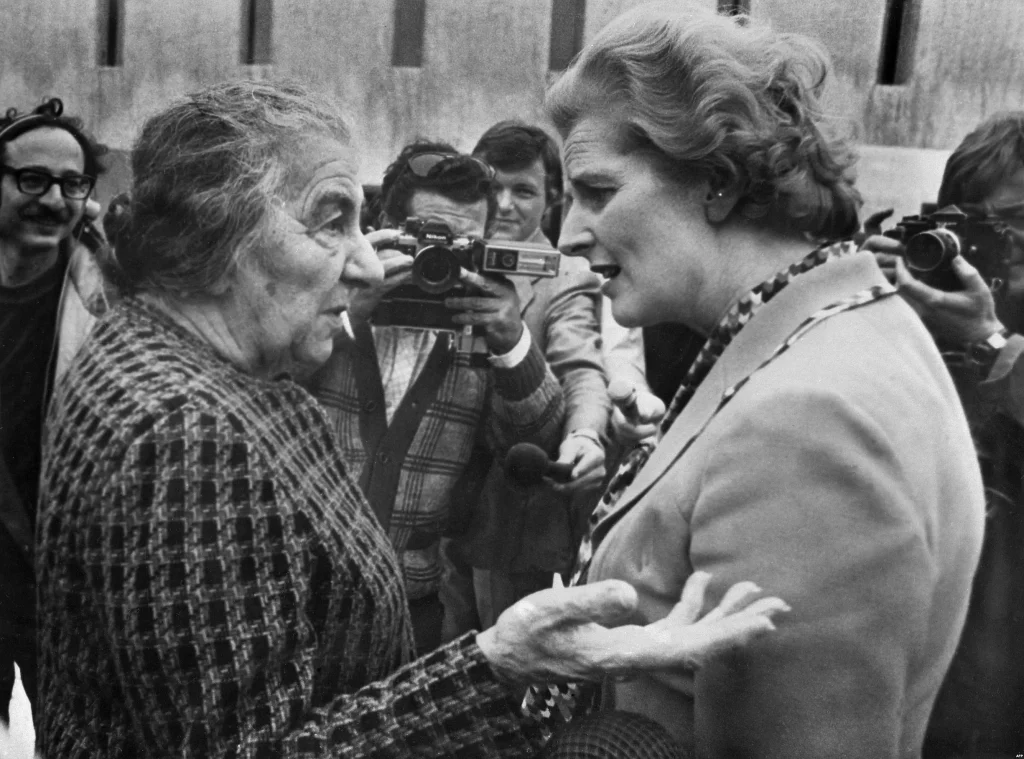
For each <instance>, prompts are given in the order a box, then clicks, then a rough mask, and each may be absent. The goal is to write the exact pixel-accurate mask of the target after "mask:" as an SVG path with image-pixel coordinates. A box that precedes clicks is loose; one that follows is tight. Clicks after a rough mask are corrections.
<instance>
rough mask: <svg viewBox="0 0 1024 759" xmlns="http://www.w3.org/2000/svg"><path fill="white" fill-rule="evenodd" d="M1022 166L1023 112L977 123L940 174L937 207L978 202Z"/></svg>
mask: <svg viewBox="0 0 1024 759" xmlns="http://www.w3.org/2000/svg"><path fill="white" fill-rule="evenodd" d="M1022 166H1024V111H1004V112H1002V113H997V114H995V115H993V116H990V117H989V118H987V119H985V121H983V122H981V123H980V124H979V125H978V126H977V127H975V128H974V130H973V131H972V132H971V133H970V134H968V135H967V136H966V137H964V139H963V141H962V142H961V143H960V144H959V145H958V146H957V147H956V150H954V151H953V153H952V155H950V156H949V160H948V161H946V169H945V171H944V172H943V174H942V185H941V186H940V187H939V207H940V208H942V207H944V206H948V205H964V204H974V203H981V202H982V201H983V200H984V199H985V198H986V197H987V196H988V195H991V194H992V191H993V190H994V189H995V188H996V186H997V185H999V184H1001V183H1003V182H1005V181H1006V180H1007V179H1008V178H1009V177H1010V176H1011V175H1012V174H1013V173H1014V172H1016V171H1019V170H1020V168H1021V167H1022Z"/></svg>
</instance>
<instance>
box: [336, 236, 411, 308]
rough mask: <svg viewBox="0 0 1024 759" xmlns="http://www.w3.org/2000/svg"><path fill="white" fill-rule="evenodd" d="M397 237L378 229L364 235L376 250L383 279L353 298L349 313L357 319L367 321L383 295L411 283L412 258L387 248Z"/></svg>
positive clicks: (360, 291)
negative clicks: (382, 266) (382, 271)
mask: <svg viewBox="0 0 1024 759" xmlns="http://www.w3.org/2000/svg"><path fill="white" fill-rule="evenodd" d="M397 237H398V232H397V231H396V230H394V229H378V230H375V231H371V232H368V233H367V234H366V239H367V240H368V241H369V243H370V244H371V245H372V246H373V247H374V248H375V249H377V256H378V257H379V258H380V262H381V263H382V264H383V265H384V279H383V281H382V282H381V283H380V284H379V285H377V286H376V287H368V288H363V289H361V290H359V291H358V292H357V293H356V294H355V295H354V296H353V298H352V303H351V304H350V305H349V311H350V312H351V314H352V316H354V317H356V318H357V319H368V318H369V317H370V314H371V313H373V310H374V309H375V308H376V307H377V305H378V304H379V303H380V301H381V299H382V298H383V297H384V296H385V295H387V294H388V293H389V292H391V291H392V290H394V289H395V288H396V287H398V286H399V285H405V284H408V283H409V282H410V281H411V272H412V262H413V258H412V256H409V255H406V254H405V253H402V252H400V251H397V250H394V249H393V248H388V247H387V244H388V243H390V242H394V241H395V240H396V239H397Z"/></svg>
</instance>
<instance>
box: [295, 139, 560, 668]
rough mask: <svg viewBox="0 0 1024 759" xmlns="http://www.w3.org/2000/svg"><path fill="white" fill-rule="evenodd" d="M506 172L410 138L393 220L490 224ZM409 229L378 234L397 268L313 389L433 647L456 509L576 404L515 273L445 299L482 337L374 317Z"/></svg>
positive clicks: (389, 221)
mask: <svg viewBox="0 0 1024 759" xmlns="http://www.w3.org/2000/svg"><path fill="white" fill-rule="evenodd" d="M493 177H494V172H493V170H492V169H491V168H490V167H489V166H488V165H487V164H485V163H483V162H481V161H479V160H477V159H475V158H472V157H470V156H466V155H460V154H459V153H458V152H457V151H456V150H455V149H454V148H453V147H452V146H451V145H448V144H446V143H441V142H425V141H420V142H416V143H413V144H411V145H408V146H406V147H405V148H404V149H403V150H402V152H401V154H400V155H399V156H398V158H397V159H396V160H395V162H394V163H392V164H391V166H389V167H388V169H387V171H386V173H385V175H384V180H383V182H382V184H381V204H382V209H383V217H384V218H383V222H384V224H383V226H385V227H388V228H391V229H393V228H395V227H398V226H399V225H401V224H402V223H403V222H405V220H406V219H407V218H409V217H412V216H415V217H417V218H419V219H421V220H424V221H440V222H444V223H445V224H447V225H448V226H449V227H450V229H451V231H452V233H453V234H454V235H456V236H463V235H472V236H478V237H482V236H483V234H484V230H485V228H486V224H487V221H488V218H489V216H490V215H491V212H492V208H493V199H492V196H491V182H492V180H493ZM396 236H397V233H395V232H394V231H388V230H383V229H382V230H380V231H377V232H374V233H372V234H371V237H370V239H371V240H372V241H373V242H374V243H375V244H376V246H377V247H378V253H379V255H380V258H381V260H382V262H383V264H384V273H385V277H384V281H383V283H382V284H381V285H380V286H379V287H376V288H374V289H372V290H369V291H364V292H362V293H361V294H360V295H359V296H358V297H357V298H356V299H355V300H354V302H353V303H352V305H351V307H350V309H349V315H350V320H351V335H341V336H339V337H338V338H337V339H336V340H335V344H334V352H333V355H332V357H331V358H330V360H329V361H328V362H327V364H326V365H325V366H324V367H322V368H321V369H320V370H319V371H318V372H317V373H316V374H315V375H314V377H313V378H312V380H311V382H310V389H311V390H312V392H313V393H314V394H315V395H316V397H317V398H318V400H319V401H320V402H321V404H322V405H323V406H324V408H325V409H326V410H327V413H328V415H329V417H330V418H331V420H332V422H333V423H334V427H335V430H336V432H337V433H338V438H339V440H340V442H341V445H342V447H343V448H344V451H345V459H346V461H347V462H348V463H349V465H350V466H351V467H352V469H353V471H354V473H356V476H357V478H358V480H359V484H360V487H361V488H362V490H363V492H364V493H365V494H366V496H367V500H368V501H369V502H370V505H371V506H372V507H373V509H374V511H375V513H376V514H377V517H378V519H379V520H380V521H381V523H382V525H383V526H384V527H385V529H387V530H388V532H389V534H390V536H391V541H392V543H393V545H394V547H395V551H396V553H397V554H398V556H399V558H400V560H401V562H402V569H403V573H404V577H405V584H406V593H407V596H408V599H409V607H410V612H411V616H412V621H413V628H414V635H415V638H416V646H417V649H418V650H419V651H421V652H426V651H430V650H432V649H434V648H436V647H437V646H438V645H439V644H440V643H441V626H442V620H443V617H444V606H443V603H442V601H441V599H440V595H439V591H440V586H441V581H442V574H443V571H444V570H443V563H442V561H441V555H440V549H441V537H442V533H443V532H444V531H445V530H446V529H447V528H449V527H450V522H451V518H452V512H453V510H455V511H461V510H462V507H463V505H467V503H468V506H469V507H470V508H471V506H472V501H473V499H474V497H475V495H476V494H477V493H478V492H479V480H480V479H481V478H482V475H483V473H484V472H485V471H486V462H484V461H483V460H482V459H481V457H483V456H485V455H486V456H488V457H489V456H495V457H498V458H502V457H503V456H504V453H505V452H506V451H507V450H508V449H509V448H510V447H511V446H512V445H514V444H516V443H519V442H530V443H534V444H536V445H539V446H541V447H542V448H544V449H545V450H547V451H548V452H549V453H551V452H554V451H555V450H557V447H558V443H559V436H560V433H561V429H562V422H563V418H564V413H565V404H564V400H563V395H562V390H561V387H560V386H559V384H558V381H557V380H556V379H555V377H554V376H553V374H552V372H551V369H550V368H549V367H548V365H547V363H546V362H545V360H544V356H543V353H542V352H541V351H540V349H539V348H538V346H537V345H536V344H535V343H534V342H533V341H532V340H531V338H530V333H529V330H527V329H526V328H525V327H524V325H523V320H522V308H523V306H524V305H525V304H523V303H522V302H521V301H520V299H519V297H518V295H517V290H516V286H515V285H514V284H513V283H512V282H510V281H509V280H508V279H504V278H500V277H495V276H491V275H484V274H481V273H478V272H467V271H463V273H462V284H463V285H464V286H465V288H466V291H465V292H464V293H458V294H452V295H451V296H450V297H447V298H446V299H445V307H446V308H448V309H450V312H451V314H452V315H453V316H452V321H453V322H455V324H456V326H457V328H458V329H462V328H463V327H466V326H472V327H473V328H474V330H475V332H476V334H477V337H475V338H471V339H470V340H469V341H468V342H469V344H466V343H463V344H459V343H458V342H457V341H455V340H454V339H453V336H454V334H455V333H454V332H453V331H450V330H437V329H420V328H415V326H411V327H410V326H374V325H373V324H372V323H371V321H370V316H371V314H373V313H374V311H375V309H376V308H377V306H378V304H379V303H380V302H381V299H382V298H383V297H384V296H385V295H386V294H388V293H389V292H392V291H394V290H395V288H397V287H401V286H409V285H410V281H411V280H410V276H411V275H410V270H411V265H412V261H413V259H412V258H411V257H410V256H408V255H406V254H405V253H402V252H399V251H398V250H395V249H389V248H388V245H387V241H388V240H390V239H394V238H395V237H396ZM473 343H476V345H474V344H473ZM464 348H470V350H463V349H464ZM485 452H486V453H485Z"/></svg>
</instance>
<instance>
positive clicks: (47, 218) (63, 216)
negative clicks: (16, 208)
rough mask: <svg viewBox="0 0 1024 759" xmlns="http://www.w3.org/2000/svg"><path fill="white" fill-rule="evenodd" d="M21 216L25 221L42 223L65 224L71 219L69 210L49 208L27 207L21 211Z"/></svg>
mask: <svg viewBox="0 0 1024 759" xmlns="http://www.w3.org/2000/svg"><path fill="white" fill-rule="evenodd" d="M20 215H21V218H22V219H24V220H25V221H39V222H42V223H44V224H54V225H57V224H67V223H68V222H69V221H71V212H70V211H63V212H60V211H53V210H51V209H49V208H42V207H35V208H32V207H29V208H26V209H24V210H23V211H22V212H21V214H20Z"/></svg>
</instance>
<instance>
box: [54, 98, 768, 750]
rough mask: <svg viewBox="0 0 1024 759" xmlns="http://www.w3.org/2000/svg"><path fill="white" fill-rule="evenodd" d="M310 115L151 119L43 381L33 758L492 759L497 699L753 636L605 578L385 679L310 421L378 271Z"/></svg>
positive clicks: (347, 526) (382, 580)
mask: <svg viewBox="0 0 1024 759" xmlns="http://www.w3.org/2000/svg"><path fill="white" fill-rule="evenodd" d="M357 155H358V151H357V150H356V148H355V147H354V146H353V145H352V144H351V143H350V140H349V132H348V127H347V126H346V123H345V120H344V118H343V117H342V115H341V114H340V113H339V111H338V110H337V108H336V106H334V105H333V104H332V103H330V102H329V101H326V100H324V99H321V98H319V97H316V96H314V95H312V94H310V93H308V92H306V91H304V90H303V89H302V88H300V87H297V86H294V85H272V84H266V83H232V84H227V85H221V86H218V87H214V88H211V89H208V90H206V91H203V92H200V93H197V94H195V95H193V96H191V97H189V98H186V99H184V100H183V101H181V102H180V103H178V104H176V105H173V106H171V107H170V108H168V109H167V110H165V111H163V112H162V113H159V114H157V115H155V116H153V117H152V118H151V119H150V120H149V121H148V122H147V124H146V125H145V127H144V128H143V130H142V134H141V136H140V137H139V140H138V142H137V144H136V146H135V149H134V151H133V155H132V168H133V173H134V192H133V197H132V199H131V202H130V204H129V205H128V207H127V209H126V211H125V213H123V214H121V215H120V216H118V217H116V218H117V219H118V221H116V223H114V224H113V225H112V226H113V227H116V230H114V231H115V232H116V237H117V245H116V251H117V253H116V261H113V262H112V267H113V268H114V269H115V270H116V271H117V272H118V277H119V279H120V281H121V284H122V285H123V287H124V288H125V289H126V290H127V291H128V294H127V295H126V297H125V298H124V300H123V302H122V303H120V304H119V305H118V306H117V307H116V308H114V309H112V311H111V312H110V313H109V314H107V315H106V316H105V317H104V319H103V320H102V321H101V322H100V323H99V325H98V326H97V328H96V330H95V331H94V333H93V334H92V335H91V336H90V338H89V339H88V341H87V342H86V344H85V345H84V346H83V349H82V350H81V351H80V352H79V353H78V355H77V357H76V359H75V361H74V362H73V364H72V365H71V367H70V368H69V370H68V373H67V375H66V376H65V378H64V380H63V382H62V383H61V385H60V386H59V388H58V389H57V392H56V395H55V397H54V400H53V404H52V406H51V409H50V414H49V420H48V421H49V425H48V433H47V440H46V446H45V462H44V473H43V477H42V484H41V504H40V517H39V545H38V549H39V550H38V552H37V557H38V559H37V571H38V577H39V587H40V612H39V616H40V647H41V677H40V679H41V688H40V691H41V703H40V704H39V712H40V713H41V715H42V716H41V719H40V726H39V728H40V729H39V733H40V736H41V746H40V748H41V750H42V752H43V753H44V755H47V756H52V757H83V758H84V757H90V759H93V758H95V757H103V756H111V757H114V756H118V757H125V756H148V757H157V756H165V757H181V756H196V757H278V756H290V757H295V756H351V757H365V756H381V757H385V756H387V757H405V756H413V755H418V756H440V755H444V756H452V755H460V756H518V755H522V754H525V753H526V752H529V751H532V750H533V749H534V748H536V747H537V746H538V745H539V743H540V740H539V735H540V731H539V729H538V728H537V727H536V726H534V725H531V724H530V723H528V722H526V721H525V720H524V719H521V718H520V717H519V716H518V710H517V708H516V700H515V699H513V698H512V693H513V690H512V688H513V687H516V686H518V685H521V684H523V683H530V682H537V681H540V680H543V679H545V678H549V677H561V678H566V677H568V678H574V679H588V678H596V677H599V676H600V675H601V674H603V673H612V674H628V673H631V672H636V671H645V670H649V669H652V668H658V667H673V666H678V665H681V664H691V665H692V664H697V663H700V662H701V661H703V660H704V659H705V658H706V657H707V656H709V655H710V654H711V653H713V652H714V651H716V650H718V649H720V648H722V647H726V646H733V645H738V644H740V643H742V642H744V641H746V640H748V639H750V638H751V637H753V636H755V635H757V634H759V633H763V632H765V631H767V630H770V629H771V620H770V617H771V615H772V614H773V613H774V612H775V611H778V610H779V609H781V608H784V604H782V603H781V602H780V601H778V600H777V599H761V600H757V601H752V599H753V597H754V595H755V589H754V588H753V587H752V586H751V585H750V584H749V583H748V584H745V585H742V586H740V587H738V588H737V589H736V592H735V593H734V594H733V596H732V597H731V598H730V599H729V600H727V601H726V602H725V603H724V604H722V605H720V607H719V608H718V609H716V610H715V611H713V612H712V613H711V614H710V615H708V616H706V617H704V618H703V619H699V620H698V616H699V611H700V607H701V600H702V597H703V591H702V588H703V586H704V585H705V584H706V581H707V578H706V577H703V576H702V577H700V578H698V580H697V581H696V582H694V583H691V584H690V585H688V588H687V593H686V595H685V597H683V598H682V600H681V601H680V603H679V609H678V611H677V612H676V613H675V614H674V616H673V617H672V618H670V619H668V620H665V621H662V622H657V623H655V624H653V625H651V626H649V627H628V628H615V629H608V628H606V627H604V626H602V624H603V623H608V622H616V621H618V620H619V619H620V618H621V617H622V615H623V614H626V613H629V612H630V610H631V609H632V608H633V607H634V606H635V603H636V596H635V594H634V593H633V591H632V589H631V588H629V587H628V586H627V585H626V584H625V583H621V582H610V583H603V584H600V585H598V586H595V587H594V588H591V589H585V588H576V589H568V590H565V589H563V590H548V591H544V592H542V593H538V594H535V595H534V596H531V597H530V598H528V599H526V600H524V601H523V602H522V603H520V604H519V605H517V606H516V607H514V608H512V609H510V610H509V612H508V613H507V614H506V615H505V616H504V617H503V618H502V619H501V620H500V621H499V623H498V625H497V626H496V627H494V628H492V629H490V630H488V631H486V632H483V633H469V634H467V635H465V636H463V637H461V638H459V639H458V640H456V641H453V642H452V643H451V644H449V645H447V646H445V647H444V648H441V649H439V650H437V651H436V652H434V653H432V654H430V655H429V656H426V657H424V658H422V659H419V660H417V661H411V662H410V658H411V657H410V652H411V650H412V638H411V634H410V624H409V617H408V609H407V605H406V600H405V595H404V591H403V584H402V581H401V575H400V570H399V566H398V562H397V560H396V558H395V555H394V553H393V551H392V549H391V547H390V544H389V542H388V538H387V535H386V533H385V532H384V531H383V530H382V529H381V528H380V526H379V525H378V523H377V522H376V521H375V519H374V516H373V513H372V511H371V510H370V508H369V506H368V505H367V504H366V501H365V500H364V498H363V496H362V495H361V494H360V493H359V492H358V490H357V488H356V486H355V484H354V483H353V481H352V479H351V477H350V475H349V473H348V471H347V470H346V467H345V464H344V462H343V461H342V459H341V455H340V449H339V446H338V442H337V440H336V438H335V437H334V435H333V433H332V431H331V429H330V427H329V425H328V423H327V421H326V418H325V414H324V412H323V411H322V410H321V408H320V407H319V406H318V405H317V403H316V402H315V401H314V400H313V398H312V397H311V396H310V395H309V394H308V393H307V392H306V391H305V390H304V389H302V388H301V387H300V386H299V385H297V384H296V383H295V382H294V381H293V380H292V379H291V376H292V375H293V374H302V373H304V372H306V371H308V369H309V368H311V367H313V366H315V365H317V364H320V363H322V362H323V361H324V360H325V359H326V358H327V357H328V355H329V353H330V351H331V349H332V341H333V337H334V336H335V335H336V334H337V333H339V332H340V331H341V330H342V328H343V317H342V314H343V313H344V311H345V309H346V308H347V306H348V304H349V303H350V300H351V298H352V295H353V293H354V292H355V291H357V290H358V289H359V288H362V287H364V286H367V285H369V284H371V283H374V282H377V281H379V280H380V278H381V264H380V261H379V260H378V258H377V256H376V255H375V254H374V250H373V248H372V247H371V243H373V242H382V241H384V240H385V239H387V237H388V235H392V236H393V235H394V232H378V233H375V235H376V236H375V237H373V238H366V237H364V236H363V234H362V233H361V232H360V229H359V225H358V219H359V207H360V204H361V201H362V190H361V188H360V185H359V183H358V181H357V171H358V162H357Z"/></svg>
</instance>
